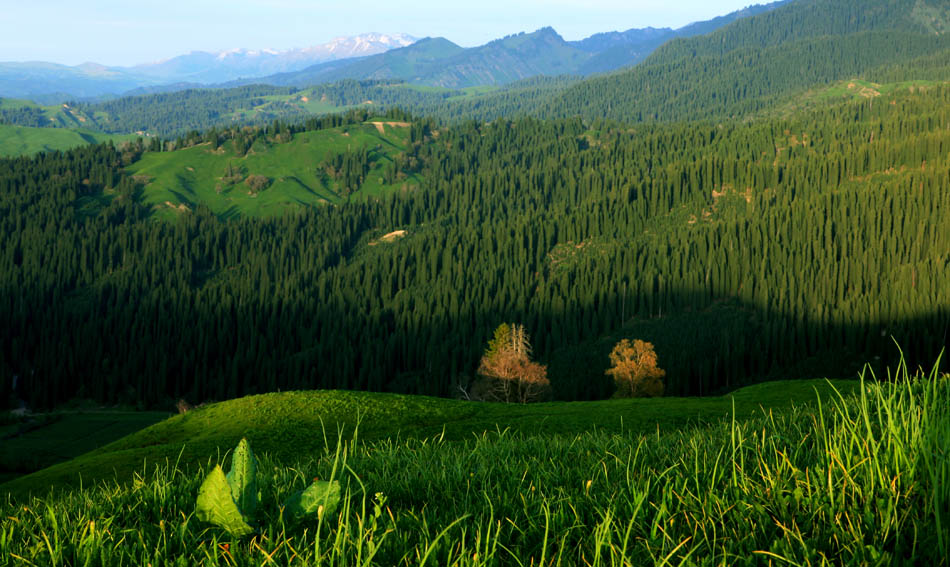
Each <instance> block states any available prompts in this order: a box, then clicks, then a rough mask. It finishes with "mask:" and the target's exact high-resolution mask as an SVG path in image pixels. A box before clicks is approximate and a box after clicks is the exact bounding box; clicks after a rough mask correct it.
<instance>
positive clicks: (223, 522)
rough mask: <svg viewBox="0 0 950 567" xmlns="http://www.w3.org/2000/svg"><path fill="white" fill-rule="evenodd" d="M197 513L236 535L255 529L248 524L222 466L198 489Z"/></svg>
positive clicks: (212, 472)
mask: <svg viewBox="0 0 950 567" xmlns="http://www.w3.org/2000/svg"><path fill="white" fill-rule="evenodd" d="M195 514H196V515H197V516H198V519H199V520H202V521H204V522H208V523H209V524H214V525H216V526H219V527H222V528H224V529H225V530H227V532H228V533H229V534H231V535H232V536H234V537H242V536H245V535H248V534H250V533H252V532H253V531H254V530H253V529H252V528H251V526H249V525H247V522H245V521H244V518H243V517H242V516H241V511H240V510H238V507H237V504H235V503H234V498H232V497H231V487H230V486H228V479H227V478H226V477H225V476H224V471H223V470H221V467H220V466H216V467H214V470H213V471H211V472H210V473H208V476H207V478H205V480H204V482H202V483H201V488H199V489H198V504H197V507H196V510H195Z"/></svg>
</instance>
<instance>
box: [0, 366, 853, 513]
mask: <svg viewBox="0 0 950 567" xmlns="http://www.w3.org/2000/svg"><path fill="white" fill-rule="evenodd" d="M857 386H858V383H857V382H856V381H854V380H847V381H845V380H836V381H833V382H829V381H825V380H796V381H793V382H773V383H769V384H760V385H756V386H750V387H747V388H743V389H740V390H737V391H736V392H733V393H731V394H729V395H726V396H722V397H715V398H713V397H709V398H701V399H700V398H680V399H675V398H671V399H653V400H609V401H600V402H583V403H574V404H571V403H563V402H562V403H548V404H540V405H530V406H518V405H514V406H512V405H509V404H492V403H471V402H465V401H461V400H445V399H438V398H427V397H421V396H403V395H393V394H372V393H365V392H334V391H309V392H283V393H275V394H265V395H261V396H251V397H246V398H241V399H237V400H230V401H226V402H221V403H216V404H209V405H207V406H203V407H199V408H197V409H195V410H192V411H189V412H188V413H185V414H182V415H178V416H174V417H172V418H170V419H167V420H165V421H162V422H160V423H157V424H155V425H153V426H151V427H148V428H146V429H143V430H141V431H139V432H136V433H132V434H131V435H128V436H126V437H124V438H122V439H119V440H118V441H115V442H113V443H110V444H108V445H106V446H104V447H102V448H100V449H97V450H94V451H91V452H90V453H87V454H85V455H82V456H79V457H78V458H76V459H73V460H70V461H67V462H65V463H62V464H59V465H54V466H52V467H49V468H46V469H43V470H41V471H39V472H36V473H33V474H30V475H27V476H23V477H20V478H18V479H16V480H14V481H11V482H7V483H5V484H0V491H6V492H8V493H12V494H16V495H19V496H23V495H26V494H29V493H31V492H32V493H34V494H37V495H39V494H42V493H44V492H46V491H47V490H48V489H49V488H51V487H58V488H63V487H70V486H76V484H77V483H78V482H79V476H80V474H81V475H82V479H83V482H85V483H87V484H88V483H90V482H91V483H95V482H98V481H109V480H111V479H113V478H116V479H118V480H119V481H120V482H125V481H126V480H127V479H128V478H129V476H130V475H132V473H133V472H135V471H137V470H141V469H142V467H143V462H144V463H146V464H145V465H144V466H145V467H146V468H147V469H149V468H152V467H153V466H155V465H160V464H163V463H165V462H166V460H173V461H176V462H178V463H180V464H181V465H193V464H196V463H199V462H201V461H203V460H205V459H206V458H207V456H208V455H211V454H215V453H217V452H219V451H220V452H224V451H227V450H228V449H230V448H231V447H233V446H234V445H235V444H236V443H237V442H238V441H239V440H240V439H241V438H242V437H247V438H248V439H249V440H250V441H251V443H252V444H253V446H254V448H255V450H257V451H259V452H263V453H267V454H269V455H271V456H272V457H273V458H276V459H278V460H282V461H291V460H293V458H294V457H295V456H296V455H307V454H318V453H320V452H322V451H324V450H325V449H326V445H325V443H326V441H327V439H328V438H329V439H330V440H331V441H332V440H335V438H336V434H337V431H338V430H339V431H342V432H343V435H344V437H345V438H347V439H348V438H350V437H351V436H352V434H353V432H354V427H356V426H357V424H358V425H359V438H360V439H361V440H362V441H363V442H373V441H383V440H388V439H427V438H431V437H439V438H440V439H444V440H447V441H464V440H466V439H470V438H471V437H472V436H473V435H475V436H479V435H482V434H484V433H486V432H492V431H498V430H499V429H500V428H501V429H507V430H510V431H511V432H512V433H518V434H524V435H532V436H534V435H550V436H555V435H560V436H570V435H576V434H579V433H583V432H590V431H595V430H601V431H611V432H620V431H626V432H634V433H650V432H655V431H657V430H658V429H662V430H663V431H664V432H671V431H675V430H676V429H677V428H681V427H684V426H688V425H698V424H702V423H709V422H717V421H720V420H722V419H724V418H727V417H729V416H730V415H732V412H733V411H735V416H736V417H738V418H739V419H747V418H749V417H750V416H752V415H754V414H756V413H760V411H761V408H763V407H764V408H767V409H773V410H775V411H783V410H785V409H788V408H789V407H791V406H793V405H802V404H809V403H811V402H813V401H814V400H815V395H816V393H818V394H819V395H821V396H822V397H823V398H825V399H828V397H829V396H832V395H833V392H834V391H835V390H837V391H839V392H841V393H843V394H846V395H847V394H850V393H852V392H854V391H855V389H856V388H857ZM325 435H326V437H325Z"/></svg>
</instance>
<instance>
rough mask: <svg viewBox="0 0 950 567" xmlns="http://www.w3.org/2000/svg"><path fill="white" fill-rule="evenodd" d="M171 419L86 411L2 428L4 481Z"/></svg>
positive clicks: (149, 414) (151, 414)
mask: <svg viewBox="0 0 950 567" xmlns="http://www.w3.org/2000/svg"><path fill="white" fill-rule="evenodd" d="M168 416H169V414H168V413H165V412H135V411H102V410H96V411H83V412H58V413H53V414H43V415H37V416H32V418H31V419H29V420H27V421H19V422H13V423H10V424H8V425H5V426H3V427H0V438H2V441H3V442H2V444H0V479H2V480H4V481H6V480H12V479H13V478H16V477H18V476H21V475H23V474H26V473H31V472H35V471H38V470H40V469H43V468H46V467H49V466H51V465H54V464H57V463H60V462H63V461H68V460H70V459H72V458H74V457H78V456H79V455H82V454H83V453H87V452H89V451H92V450H94V449H98V448H99V447H102V446H103V445H107V444H109V443H111V442H113V441H115V440H117V439H119V438H121V437H125V436H126V435H129V434H131V433H135V432H136V431H140V430H142V429H144V428H146V427H148V426H150V425H153V424H155V423H157V422H159V421H161V420H163V419H165V418H167V417H168Z"/></svg>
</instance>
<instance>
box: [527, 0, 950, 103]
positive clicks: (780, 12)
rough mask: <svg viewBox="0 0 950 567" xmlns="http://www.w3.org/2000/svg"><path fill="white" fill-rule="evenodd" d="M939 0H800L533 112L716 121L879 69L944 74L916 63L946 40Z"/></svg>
mask: <svg viewBox="0 0 950 567" xmlns="http://www.w3.org/2000/svg"><path fill="white" fill-rule="evenodd" d="M946 4H947V3H946V2H945V1H942V0H799V1H797V2H792V3H789V4H787V5H784V6H781V7H779V8H777V9H775V10H773V11H771V12H768V13H765V14H760V15H757V16H754V17H751V18H746V19H742V20H738V21H736V22H734V23H732V24H730V25H728V26H726V27H724V28H722V29H720V30H718V31H715V32H713V33H711V34H708V35H705V36H700V37H694V38H689V39H679V40H674V41H671V42H669V43H667V44H666V45H664V46H663V47H661V48H660V49H658V50H657V51H656V52H655V53H653V55H651V56H650V57H649V58H647V59H646V60H645V61H644V62H643V63H642V64H641V65H639V66H637V67H635V68H633V69H632V70H630V71H627V72H623V73H616V74H613V75H610V76H606V77H602V78H595V79H591V80H589V81H585V82H582V83H578V84H577V85H575V86H574V87H573V88H571V89H568V90H567V91H565V92H564V93H563V94H562V95H561V96H560V97H557V98H555V100H553V101H552V102H550V103H549V104H547V105H546V106H545V107H544V110H543V111H542V112H540V114H541V115H544V116H573V115H577V114H579V115H582V116H585V117H588V118H597V117H608V118H613V119H617V120H626V121H655V120H660V121H675V120H686V119H699V118H716V119H721V118H725V117H730V116H743V115H747V114H749V113H753V112H756V111H760V110H762V109H764V108H768V107H769V106H770V105H771V104H773V103H774V102H776V100H778V99H783V98H787V97H789V96H793V95H795V94H796V93H799V92H804V91H805V90H807V89H809V88H812V87H814V86H815V85H819V84H827V83H830V82H834V81H837V80H841V79H849V78H853V77H858V78H865V77H866V76H870V75H873V74H875V73H880V71H879V69H880V68H881V67H886V68H887V69H888V71H889V73H888V75H887V76H888V77H889V80H891V81H896V80H910V79H920V78H933V79H937V78H939V79H950V75H946V74H944V73H935V70H936V69H935V66H934V65H929V67H928V66H927V65H925V63H926V62H927V60H928V58H930V57H933V54H934V53H935V52H939V51H942V50H944V49H947V48H948V47H950V39H948V36H947V35H946V34H944V33H941V31H942V30H943V29H944V28H945V27H946V23H947V21H948V20H947V13H948V12H947V5H946ZM921 67H924V68H923V69H920V68H921ZM943 70H945V67H944V68H943ZM919 75H924V76H919ZM935 75H940V76H935Z"/></svg>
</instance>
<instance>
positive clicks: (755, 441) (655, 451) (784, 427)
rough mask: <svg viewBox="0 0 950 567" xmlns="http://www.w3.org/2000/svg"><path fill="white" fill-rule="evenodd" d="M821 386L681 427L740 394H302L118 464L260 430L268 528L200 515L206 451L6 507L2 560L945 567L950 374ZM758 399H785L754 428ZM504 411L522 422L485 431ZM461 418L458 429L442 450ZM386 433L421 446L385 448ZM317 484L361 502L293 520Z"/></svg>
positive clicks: (213, 417)
mask: <svg viewBox="0 0 950 567" xmlns="http://www.w3.org/2000/svg"><path fill="white" fill-rule="evenodd" d="M816 385H817V383H815V382H812V383H808V384H806V383H799V384H795V385H790V384H787V383H775V384H770V385H763V386H758V387H756V388H751V389H747V390H744V391H742V392H740V393H738V394H737V396H735V403H736V417H737V419H731V418H728V417H727V418H726V419H722V420H714V421H712V422H711V423H708V424H696V425H690V426H682V424H680V425H679V426H678V427H674V425H675V424H676V422H677V421H678V420H685V419H687V418H690V417H694V418H695V417H697V416H699V415H701V416H705V417H706V418H708V419H710V420H712V418H715V417H719V416H721V415H724V414H725V415H728V411H727V408H731V406H732V399H730V398H722V399H712V400H705V401H703V402H701V401H699V400H645V401H635V402H634V401H627V402H604V403H580V404H551V405H540V406H534V407H528V408H520V407H509V406H488V405H482V404H471V405H467V404H463V403H454V402H442V401H439V400H427V399H415V398H399V397H389V396H382V397H374V396H360V395H356V394H329V393H325V394H321V393H316V394H310V395H307V394H302V393H295V394H284V395H276V396H263V397H257V398H248V399H245V400H238V401H235V402H228V403H223V404H217V405H215V406H210V407H208V408H205V409H203V410H200V411H197V412H194V413H192V414H188V415H185V416H182V417H179V418H175V419H172V420H170V421H168V422H165V423H164V424H160V425H158V426H155V427H153V428H151V429H149V430H146V431H144V432H143V433H142V434H140V435H137V436H133V437H130V438H128V439H126V440H125V441H123V442H122V443H119V444H116V445H114V446H113V447H111V448H110V449H109V450H108V451H105V452H103V453H101V454H100V455H104V454H105V453H108V452H110V451H111V452H112V454H113V455H116V456H119V454H120V453H118V452H117V451H119V449H118V448H119V447H121V446H123V444H129V443H132V444H134V445H141V444H143V443H149V442H151V443H155V444H156V445H155V447H156V448H159V449H160V448H162V447H163V445H162V443H164V442H165V441H166V440H167V439H169V438H172V437H175V438H177V436H179V435H181V436H185V437H190V436H196V437H198V438H202V439H204V440H205V441H204V442H209V441H210V440H211V439H212V438H216V439H218V440H223V439H224V438H225V437H230V438H232V439H235V438H236V437H237V436H238V435H240V434H241V433H246V434H248V436H249V438H250V439H251V444H252V447H256V448H257V449H259V450H270V451H272V452H271V456H265V457H264V458H262V459H261V462H260V464H259V466H258V469H257V475H256V480H257V483H258V487H259V489H260V491H261V506H260V507H259V508H258V513H257V514H256V516H255V517H254V518H251V523H252V524H253V525H254V526H255V527H256V530H257V531H256V533H255V534H253V535H252V536H248V537H245V538H243V539H240V540H235V539H233V538H231V537H230V536H228V535H227V534H226V533H225V532H223V531H220V530H219V529H217V528H212V527H210V526H209V525H208V524H205V523H203V522H201V521H200V520H199V519H198V518H197V517H196V516H195V514H194V511H195V498H196V494H197V492H198V487H199V485H200V483H201V481H202V478H203V476H204V474H205V473H206V472H207V471H208V470H209V469H210V468H211V467H212V466H213V465H214V464H215V463H218V462H221V463H223V464H225V465H226V466H227V461H228V460H229V459H227V457H226V456H225V455H224V454H223V453H222V454H221V455H218V454H217V453H216V452H213V451H211V447H212V446H214V445H215V443H208V445H207V446H206V447H202V449H203V451H204V454H205V456H206V458H205V460H204V461H203V464H202V465H201V466H200V467H194V466H181V464H180V463H179V464H177V465H176V462H175V460H174V458H173V459H172V460H171V461H170V462H169V463H168V464H164V465H162V466H160V467H157V468H154V469H153V468H150V467H142V469H143V471H144V472H143V473H142V474H140V475H137V476H136V477H135V479H134V481H133V482H131V483H124V484H121V485H120V484H115V483H112V484H103V485H99V486H97V487H95V488H89V485H88V484H87V488H86V489H85V490H83V491H79V490H73V491H69V492H67V493H64V494H61V495H55V496H51V497H49V498H46V499H43V500H29V501H21V502H18V503H13V502H10V503H7V504H6V505H3V506H2V510H0V517H2V518H3V520H0V522H2V534H0V564H5V565H14V564H16V565H21V564H26V565H30V564H33V565H52V564H57V565H119V564H123V565H146V564H151V565H301V566H303V565H308V566H318V565H379V566H394V565H406V566H409V565H412V566H420V565H440V566H479V567H481V566H496V565H497V566H502V565H522V566H527V565H563V566H568V565H571V566H574V565H577V566H608V565H609V566H618V567H619V566H634V565H637V566H638V565H684V566H686V565H695V566H709V567H714V566H720V565H729V566H735V565H739V566H753V565H776V566H777V565H815V566H818V565H867V566H885V565H887V566H890V565H908V566H909V565H935V566H936V565H946V564H947V557H948V553H950V538H948V532H947V530H946V526H947V521H948V520H950V459H948V453H950V450H948V449H950V447H948V443H950V441H948V437H947V436H946V431H947V430H950V380H948V379H946V378H938V377H937V376H934V375H931V376H930V377H922V378H919V379H917V380H915V381H909V380H904V379H901V380H898V381H897V382H895V383H884V384H881V385H877V384H871V383H868V384H866V387H865V388H862V389H860V390H859V391H858V392H854V391H853V390H852V393H851V394H850V395H843V396H839V395H837V394H835V393H832V392H829V390H828V388H827V387H822V388H821V389H820V390H821V392H820V394H821V404H820V405H819V404H816V403H811V404H807V405H798V406H795V407H790V406H789V401H790V399H803V396H804V394H805V392H806V390H807V389H808V388H809V387H810V386H816ZM842 385H843V384H842ZM799 388H800V389H799ZM281 396H283V398H281ZM814 396H815V392H814V391H812V392H811V394H810V398H809V399H814ZM277 399H281V400H282V402H287V403H286V407H287V408H288V412H290V413H284V411H283V410H281V409H279V406H276V405H273V406H272V405H271V404H270V403H269V402H271V401H276V400H277ZM780 399H781V401H780ZM756 401H763V402H765V403H766V404H767V405H770V404H774V403H777V404H778V405H781V406H783V407H782V408H781V409H777V408H772V409H771V410H766V411H761V410H760V411H758V412H756V415H753V416H751V417H749V416H748V413H749V411H751V407H752V406H753V405H755V402H756ZM701 403H705V404H706V406H705V407H701V405H700V404H701ZM280 407H283V406H280ZM357 407H362V408H363V409H364V412H365V417H366V421H365V422H364V423H365V428H364V429H361V430H360V436H359V440H358V441H354V442H346V443H344V444H343V445H342V446H338V447H337V448H339V450H338V451H335V448H334V447H333V445H334V444H333V439H332V438H331V441H330V443H328V444H327V445H324V442H323V439H322V435H321V434H320V433H319V430H317V431H313V428H315V427H316V422H315V420H314V419H313V418H309V420H308V418H306V416H308V415H312V414H321V415H324V416H325V417H326V418H328V420H329V421H330V422H331V425H336V424H339V423H340V422H341V421H349V420H350V419H351V418H350V417H349V416H351V415H352V413H353V412H354V410H355V409H356V408H357ZM532 413H534V414H535V415H534V416H533V417H531V418H530V419H529V416H530V415H531V414H532ZM542 414H544V415H547V419H546V420H543V421H542V420H541V419H539V418H540V417H541V415H542ZM291 416H292V417H291ZM413 416H418V425H417V424H416V420H415V419H412V417H413ZM620 416H624V424H625V427H624V428H623V429H621V428H620V426H619V421H620V420H619V418H620ZM661 416H662V417H661ZM502 417H504V418H506V422H508V423H512V424H513V427H512V428H511V429H509V430H501V431H495V430H494V429H491V430H489V432H485V433H478V429H479V428H481V427H482V426H485V425H488V424H489V423H491V422H492V421H494V420H497V419H499V418H502ZM658 417H659V418H660V419H661V422H662V425H661V426H660V427H659V428H658V427H657V426H656V424H655V421H656V419H657V418H658ZM284 420H286V421H284ZM446 420H449V425H448V426H447V427H446V435H445V437H441V436H440V437H438V438H431V437H429V438H425V435H426V434H428V433H432V432H433V431H439V430H441V427H440V426H439V425H438V423H439V422H444V421H446ZM282 421H283V422H284V425H283V426H281V427H274V425H273V424H275V423H278V422H282ZM387 422H388V423H391V425H392V428H391V429H390V430H389V433H390V434H393V433H395V432H397V431H405V432H407V433H408V432H409V431H412V432H414V433H416V434H418V435H420V436H422V438H415V439H405V438H403V439H385V440H375V441H370V439H373V438H375V437H376V436H377V435H379V433H380V432H381V431H385V430H386V429H387V428H386V425H385V424H386V423H387ZM595 425H601V426H602V427H601V428H598V429H595V428H594V426H595ZM242 429H243V431H241V430H242ZM538 431H548V432H552V433H558V434H559V435H538V434H537V432H538ZM275 432H279V435H278V436H273V434H274V433H275ZM472 433H476V434H475V435H472ZM350 434H351V432H350V433H347V434H345V435H344V437H343V439H344V441H346V440H347V439H350V438H351V437H350ZM280 435H283V436H284V437H283V438H281V437H280ZM456 437H460V438H462V439H463V440H462V441H451V440H449V439H450V438H456ZM227 448H230V447H227ZM126 450H131V449H126ZM259 452H260V451H259ZM208 455H210V459H208V458H207V456H208ZM313 477H319V478H321V479H338V480H340V482H341V484H342V486H343V487H345V489H344V490H345V494H344V499H343V502H342V505H341V506H340V507H339V508H338V509H337V510H335V511H334V512H332V513H330V514H329V515H327V516H325V517H323V518H322V519H316V518H315V519H313V520H309V521H304V522H303V523H300V524H294V523H292V522H290V521H289V520H288V519H287V518H286V516H285V515H284V514H283V512H282V508H281V502H283V501H284V499H286V497H287V496H288V495H289V494H291V493H292V492H293V491H295V490H300V489H301V488H303V487H304V486H305V485H306V484H307V483H308V482H309V481H310V480H311V479H312V478H313Z"/></svg>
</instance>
